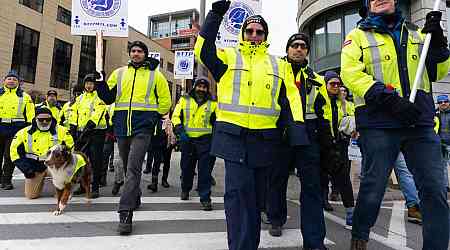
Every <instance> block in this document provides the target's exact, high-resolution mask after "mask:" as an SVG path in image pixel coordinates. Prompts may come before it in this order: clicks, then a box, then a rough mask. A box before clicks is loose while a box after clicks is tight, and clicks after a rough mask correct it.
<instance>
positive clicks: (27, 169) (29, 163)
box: [14, 158, 45, 179]
mask: <svg viewBox="0 0 450 250" xmlns="http://www.w3.org/2000/svg"><path fill="white" fill-rule="evenodd" d="M14 165H15V166H16V167H17V168H18V169H19V170H20V171H22V173H23V175H24V176H25V178H27V179H30V178H34V176H35V173H36V172H43V171H44V170H45V165H44V164H42V163H41V162H38V161H36V160H33V159H28V158H20V159H17V160H15V161H14Z"/></svg>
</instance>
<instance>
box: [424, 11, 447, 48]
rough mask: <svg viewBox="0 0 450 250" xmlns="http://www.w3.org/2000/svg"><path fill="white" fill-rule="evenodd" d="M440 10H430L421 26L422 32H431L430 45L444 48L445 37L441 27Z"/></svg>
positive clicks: (445, 43) (445, 45) (445, 44)
mask: <svg viewBox="0 0 450 250" xmlns="http://www.w3.org/2000/svg"><path fill="white" fill-rule="evenodd" d="M441 19H442V12H440V11H431V12H429V13H428V14H427V17H426V20H425V25H424V26H423V29H422V33H431V34H432V36H431V42H430V45H431V47H434V48H446V47H447V38H446V37H445V36H444V31H443V30H442V27H441Z"/></svg>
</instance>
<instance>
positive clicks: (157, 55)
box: [148, 52, 161, 61]
mask: <svg viewBox="0 0 450 250" xmlns="http://www.w3.org/2000/svg"><path fill="white" fill-rule="evenodd" d="M148 57H151V58H154V59H156V60H158V61H161V53H159V52H148Z"/></svg>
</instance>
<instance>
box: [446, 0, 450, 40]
mask: <svg viewBox="0 0 450 250" xmlns="http://www.w3.org/2000/svg"><path fill="white" fill-rule="evenodd" d="M446 11H447V33H448V34H447V37H450V3H447V8H446Z"/></svg>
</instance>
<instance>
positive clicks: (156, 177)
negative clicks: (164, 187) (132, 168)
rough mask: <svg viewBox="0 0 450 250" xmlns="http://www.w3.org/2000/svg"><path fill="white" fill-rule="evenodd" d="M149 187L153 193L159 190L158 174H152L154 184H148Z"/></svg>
mask: <svg viewBox="0 0 450 250" xmlns="http://www.w3.org/2000/svg"><path fill="white" fill-rule="evenodd" d="M147 189H149V190H152V192H153V193H155V192H158V176H152V184H150V185H148V186H147Z"/></svg>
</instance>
